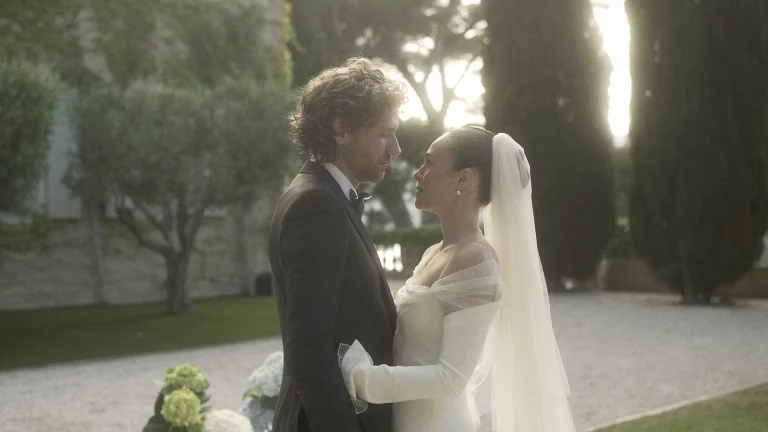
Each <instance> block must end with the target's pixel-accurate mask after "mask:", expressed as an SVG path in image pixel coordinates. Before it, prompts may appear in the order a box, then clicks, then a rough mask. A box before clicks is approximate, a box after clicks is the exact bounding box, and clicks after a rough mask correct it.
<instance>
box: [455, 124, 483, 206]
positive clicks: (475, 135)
mask: <svg viewBox="0 0 768 432" xmlns="http://www.w3.org/2000/svg"><path fill="white" fill-rule="evenodd" d="M493 137H494V133H493V132H491V131H489V130H487V129H485V128H482V127H480V126H462V127H460V128H457V129H453V130H451V131H449V132H447V133H446V136H445V139H446V141H447V144H448V149H449V151H450V153H451V156H452V157H453V168H454V169H455V170H457V171H458V170H462V169H465V168H475V169H476V170H477V171H478V173H479V174H480V194H479V196H478V199H479V200H480V203H481V204H482V205H487V204H489V203H490V202H491V170H492V168H493Z"/></svg>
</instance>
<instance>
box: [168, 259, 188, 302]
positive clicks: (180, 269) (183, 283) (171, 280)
mask: <svg viewBox="0 0 768 432" xmlns="http://www.w3.org/2000/svg"><path fill="white" fill-rule="evenodd" d="M190 256H191V250H190V251H182V252H181V253H171V254H169V255H168V256H166V257H165V272H166V280H165V283H166V288H167V289H168V298H167V305H168V313H169V314H172V315H180V314H183V313H186V312H188V311H189V309H190V306H191V302H190V301H189V294H188V293H187V269H188V268H189V259H190Z"/></svg>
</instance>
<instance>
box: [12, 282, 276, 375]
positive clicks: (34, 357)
mask: <svg viewBox="0 0 768 432" xmlns="http://www.w3.org/2000/svg"><path fill="white" fill-rule="evenodd" d="M279 334H280V328H279V324H278V318H277V309H276V307H275V301H274V300H273V299H272V298H254V297H247V298H246V297H238V298H231V297H230V298H218V299H210V300H198V301H196V302H195V303H194V305H193V309H192V311H191V312H189V313H187V314H185V315H178V316H171V315H166V314H165V304H164V303H148V304H139V305H122V306H98V307H96V306H89V307H76V308H65V309H52V310H36V311H0V341H2V344H0V370H3V369H14V368H20V367H26V366H38V365H44V364H50V363H59V362H66V361H73V360H84V359H96V358H104V357H113V356H122V355H130V354H140V353H149V352H157V351H164V350H174V349H181V348H193V347H199V346H205V345H216V344H222V343H228V342H237V341H244V340H251V339H258V338H264V337H270V336H278V335H279Z"/></svg>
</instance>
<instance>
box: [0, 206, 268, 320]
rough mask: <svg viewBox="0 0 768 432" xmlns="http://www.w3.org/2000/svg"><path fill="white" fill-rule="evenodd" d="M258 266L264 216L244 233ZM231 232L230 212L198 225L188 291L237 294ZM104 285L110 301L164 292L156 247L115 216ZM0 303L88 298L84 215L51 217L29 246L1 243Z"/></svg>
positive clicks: (2, 306) (24, 305) (39, 304)
mask: <svg viewBox="0 0 768 432" xmlns="http://www.w3.org/2000/svg"><path fill="white" fill-rule="evenodd" d="M249 235H250V236H251V238H252V239H253V245H252V246H253V247H252V256H251V258H252V264H253V269H254V271H255V272H256V273H259V272H263V271H268V269H269V263H268V259H267V256H266V232H265V230H264V226H263V223H262V225H261V228H255V229H253V230H252V232H251V233H249ZM234 236H235V233H234V230H233V227H232V223H231V220H230V219H229V218H226V217H222V218H209V219H207V220H206V221H205V222H204V223H203V225H202V226H201V229H200V232H199V234H198V238H197V250H196V251H195V253H194V254H193V257H192V261H191V265H190V271H189V285H188V286H189V290H190V293H191V295H192V296H193V297H197V298H201V297H217V296H223V295H236V294H239V288H238V287H237V284H236V277H235V273H234V268H235V266H234V258H233V257H234V250H235V247H234V242H233V238H234ZM104 249H105V254H104V264H105V268H106V272H105V273H106V274H105V291H106V297H107V300H108V302H109V303H112V304H118V303H137V302H148V301H159V300H163V299H164V298H165V288H164V286H163V282H164V279H165V267H164V264H163V259H162V257H160V256H159V255H158V254H156V253H155V252H152V251H150V250H149V249H146V248H143V247H141V246H140V245H139V244H138V243H137V242H136V240H135V239H134V238H133V237H132V236H131V235H130V234H129V233H128V232H127V231H126V230H125V229H124V228H123V227H122V226H120V225H119V224H118V223H116V222H111V223H109V224H108V226H107V227H106V229H105V238H104ZM0 253H2V264H0V310H10V309H38V308H50V307H61V306H75V305H87V304H91V303H93V299H94V295H93V292H94V283H93V278H92V276H91V259H90V247H89V241H88V232H87V228H86V226H85V223H84V222H71V223H66V224H57V228H55V229H54V230H53V232H52V233H51V234H50V235H49V236H48V239H47V241H46V242H44V243H43V242H41V243H39V244H34V245H32V246H31V247H29V248H28V249H27V250H15V251H10V250H3V251H0Z"/></svg>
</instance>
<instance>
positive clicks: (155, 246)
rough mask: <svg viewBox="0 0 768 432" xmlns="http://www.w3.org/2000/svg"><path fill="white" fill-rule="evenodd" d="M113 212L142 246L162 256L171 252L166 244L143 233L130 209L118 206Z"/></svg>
mask: <svg viewBox="0 0 768 432" xmlns="http://www.w3.org/2000/svg"><path fill="white" fill-rule="evenodd" d="M115 212H116V213H117V219H118V220H119V221H120V222H122V223H123V225H125V227H126V228H128V230H129V231H130V232H131V234H133V235H134V237H136V239H137V240H138V241H139V243H141V244H142V245H143V246H144V247H146V248H149V249H151V250H153V251H155V252H157V253H158V254H160V255H162V256H164V257H165V256H167V255H168V254H169V253H171V252H172V250H171V248H170V247H169V246H168V245H163V244H161V243H159V242H156V241H154V240H152V239H151V238H148V237H146V236H145V235H144V233H143V232H142V231H141V229H140V228H139V226H138V224H137V223H136V218H135V217H134V216H133V211H132V210H131V209H129V208H128V207H126V206H119V207H116V208H115Z"/></svg>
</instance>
